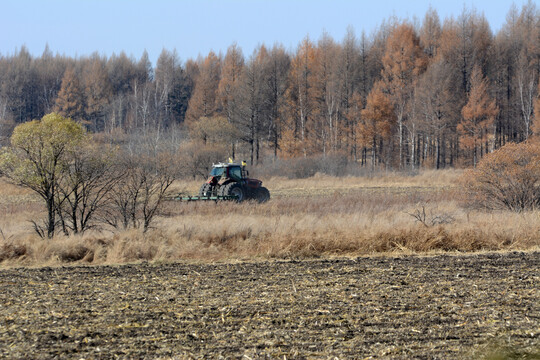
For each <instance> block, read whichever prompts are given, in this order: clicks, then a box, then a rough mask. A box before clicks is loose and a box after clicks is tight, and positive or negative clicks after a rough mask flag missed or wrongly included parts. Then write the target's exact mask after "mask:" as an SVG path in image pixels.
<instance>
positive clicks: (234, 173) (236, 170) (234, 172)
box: [229, 166, 242, 180]
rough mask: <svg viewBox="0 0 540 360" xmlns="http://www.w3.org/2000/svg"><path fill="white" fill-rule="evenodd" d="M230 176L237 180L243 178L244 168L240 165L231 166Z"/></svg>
mask: <svg viewBox="0 0 540 360" xmlns="http://www.w3.org/2000/svg"><path fill="white" fill-rule="evenodd" d="M229 177H230V178H232V179H235V180H241V179H242V169H241V168H240V167H239V166H235V167H230V168H229Z"/></svg>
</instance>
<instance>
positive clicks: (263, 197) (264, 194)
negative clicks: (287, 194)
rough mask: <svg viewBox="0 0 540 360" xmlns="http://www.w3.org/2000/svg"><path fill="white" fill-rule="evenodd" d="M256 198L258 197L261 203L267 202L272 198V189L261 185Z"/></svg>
mask: <svg viewBox="0 0 540 360" xmlns="http://www.w3.org/2000/svg"><path fill="white" fill-rule="evenodd" d="M255 199H256V200H257V201H258V202H259V203H265V202H267V201H268V200H270V191H268V189H267V188H265V187H264V186H261V187H260V188H258V189H257V191H256V192H255Z"/></svg>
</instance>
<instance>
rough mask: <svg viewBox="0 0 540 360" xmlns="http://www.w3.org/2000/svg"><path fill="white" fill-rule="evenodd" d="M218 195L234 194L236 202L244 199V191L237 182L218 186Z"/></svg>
mask: <svg viewBox="0 0 540 360" xmlns="http://www.w3.org/2000/svg"><path fill="white" fill-rule="evenodd" d="M219 195H221V196H236V197H237V199H236V201H237V202H242V201H244V200H245V199H246V192H245V191H244V188H243V187H242V185H240V184H239V183H230V184H227V185H224V186H222V187H221V188H219Z"/></svg>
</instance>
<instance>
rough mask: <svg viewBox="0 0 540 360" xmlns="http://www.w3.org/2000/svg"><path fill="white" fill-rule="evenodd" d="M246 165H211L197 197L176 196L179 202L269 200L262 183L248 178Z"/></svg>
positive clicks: (267, 192)
mask: <svg viewBox="0 0 540 360" xmlns="http://www.w3.org/2000/svg"><path fill="white" fill-rule="evenodd" d="M245 165H246V164H245V163H244V162H242V164H237V163H233V162H230V163H218V164H213V165H212V171H211V172H210V176H209V177H208V180H206V182H205V183H204V184H202V185H201V188H200V190H199V195H198V196H183V197H181V196H178V197H177V198H175V199H176V200H180V201H236V202H242V201H245V200H256V201H258V202H259V203H263V202H266V201H268V200H270V192H269V191H268V189H267V188H265V187H264V186H262V181H260V180H257V179H252V178H249V172H248V171H247V170H246V166H245Z"/></svg>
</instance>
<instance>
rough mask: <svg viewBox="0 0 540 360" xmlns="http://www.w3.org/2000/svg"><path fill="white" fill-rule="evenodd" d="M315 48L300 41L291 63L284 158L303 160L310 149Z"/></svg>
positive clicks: (313, 112) (314, 105) (314, 92)
mask: <svg viewBox="0 0 540 360" xmlns="http://www.w3.org/2000/svg"><path fill="white" fill-rule="evenodd" d="M317 61H318V56H317V48H316V47H315V46H314V44H313V42H312V41H311V40H310V39H309V37H306V38H304V40H302V42H301V43H300V45H299V46H298V49H297V51H296V54H295V56H294V57H293V59H292V61H291V71H290V74H289V76H290V78H289V84H290V85H289V88H288V90H287V95H286V96H287V103H288V104H287V105H288V108H289V116H288V119H287V125H286V128H285V129H284V131H283V141H282V151H283V152H284V154H285V155H286V156H292V157H295V156H304V157H305V156H307V155H308V152H309V153H311V152H312V151H313V150H314V149H312V147H313V146H314V141H313V140H314V134H312V123H313V122H314V118H315V117H316V112H317V98H318V96H319V94H318V93H317V90H318V89H317V87H316V86H315V76H316V73H315V71H316V68H317Z"/></svg>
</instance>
